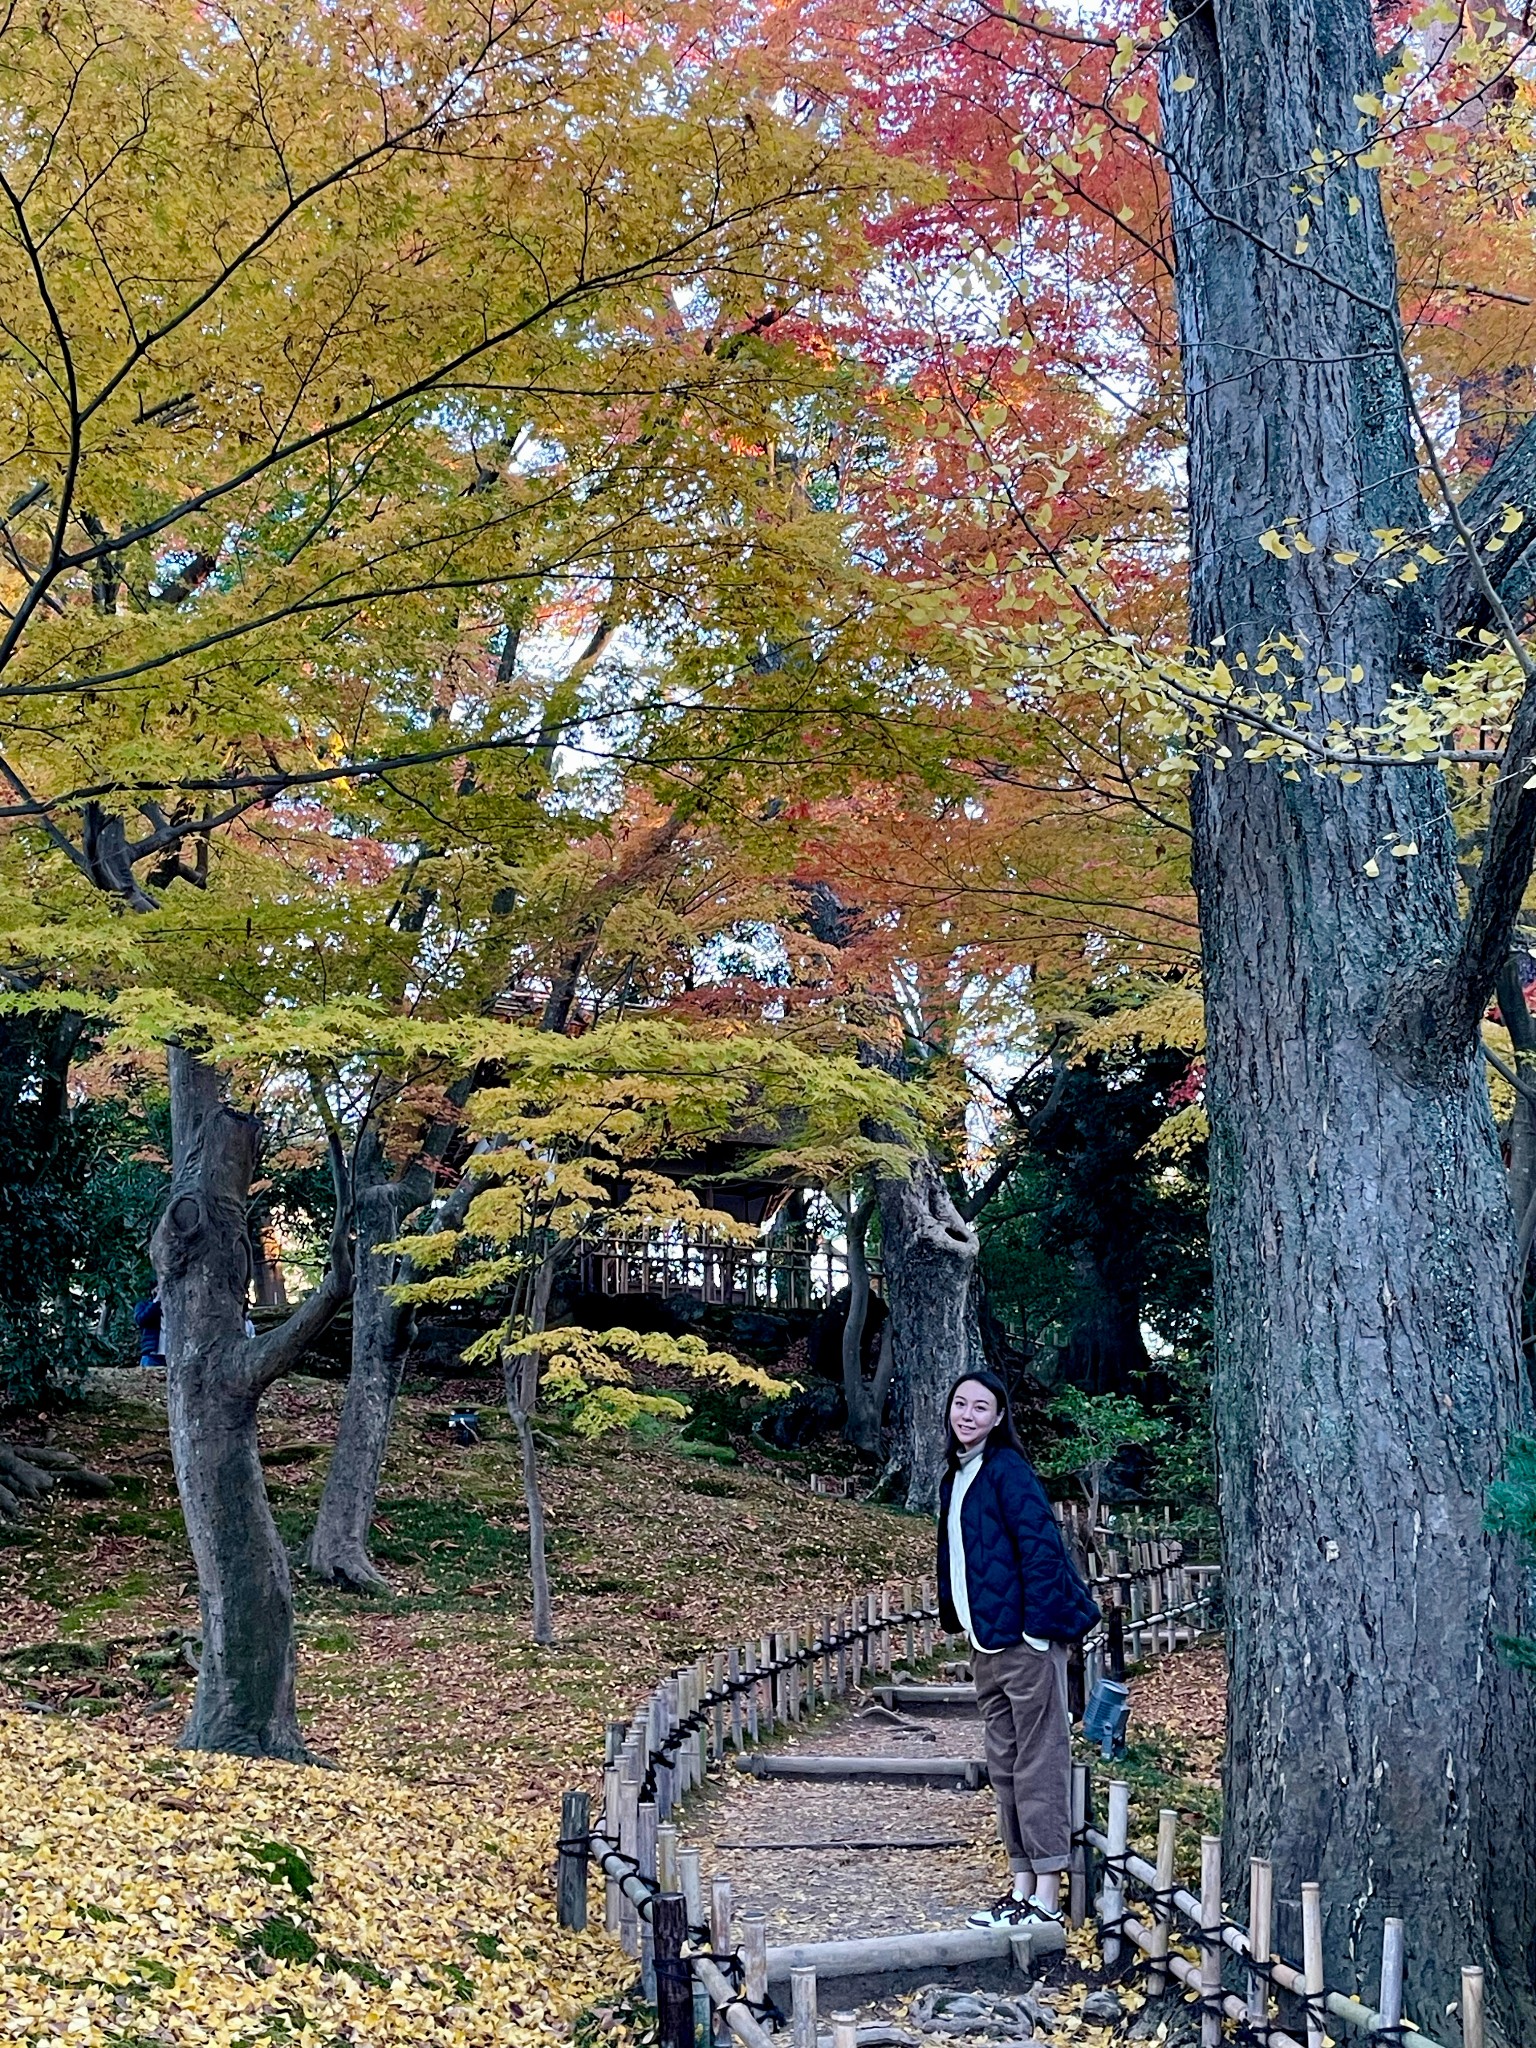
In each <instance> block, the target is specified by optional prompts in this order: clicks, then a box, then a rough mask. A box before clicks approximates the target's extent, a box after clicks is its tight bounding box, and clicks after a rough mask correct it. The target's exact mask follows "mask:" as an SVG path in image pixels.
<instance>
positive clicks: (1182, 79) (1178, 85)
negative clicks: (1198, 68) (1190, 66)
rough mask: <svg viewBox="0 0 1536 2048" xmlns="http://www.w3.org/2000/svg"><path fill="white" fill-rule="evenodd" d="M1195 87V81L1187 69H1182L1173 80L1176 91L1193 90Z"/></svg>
mask: <svg viewBox="0 0 1536 2048" xmlns="http://www.w3.org/2000/svg"><path fill="white" fill-rule="evenodd" d="M1194 87H1195V81H1194V80H1193V79H1192V78H1191V77H1190V75H1189V73H1188V72H1187V71H1181V72H1180V73H1179V75H1178V77H1177V78H1176V79H1175V80H1174V81H1173V89H1174V91H1175V92H1193V91H1194Z"/></svg>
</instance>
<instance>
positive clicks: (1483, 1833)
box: [1163, 0, 1536, 2041]
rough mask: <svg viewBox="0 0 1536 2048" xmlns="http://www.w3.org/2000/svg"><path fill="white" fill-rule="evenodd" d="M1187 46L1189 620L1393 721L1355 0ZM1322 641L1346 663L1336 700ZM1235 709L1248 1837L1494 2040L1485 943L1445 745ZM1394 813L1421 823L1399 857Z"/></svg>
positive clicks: (1503, 1925) (1508, 1887)
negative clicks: (1277, 546) (1442, 980)
mask: <svg viewBox="0 0 1536 2048" xmlns="http://www.w3.org/2000/svg"><path fill="white" fill-rule="evenodd" d="M1165 66H1166V68H1165V73H1164V85H1165V89H1164V93H1163V105H1164V133H1165V137H1166V141H1167V146H1168V150H1169V160H1170V175H1171V179H1172V193H1173V207H1174V224H1175V238H1176V246H1177V258H1178V310H1179V319H1180V330H1181V340H1182V348H1183V362H1184V377H1185V388H1186V403H1187V407H1188V421H1189V460H1190V519H1191V567H1190V594H1191V610H1192V627H1191V638H1192V640H1193V641H1194V642H1195V643H1196V644H1197V645H1199V646H1203V647H1205V648H1208V649H1212V650H1213V652H1215V651H1217V650H1219V651H1220V652H1221V654H1222V655H1223V656H1224V658H1225V659H1226V660H1227V661H1228V662H1229V663H1230V662H1233V661H1234V657H1235V656H1236V655H1237V654H1238V653H1239V652H1240V651H1242V652H1245V653H1246V654H1247V656H1248V658H1249V660H1250V661H1253V660H1254V658H1255V657H1256V655H1258V653H1259V651H1260V646H1261V643H1263V642H1265V641H1267V640H1270V639H1272V638H1273V636H1275V635H1277V634H1281V633H1284V634H1287V635H1289V636H1291V638H1292V639H1293V640H1294V641H1295V642H1296V644H1297V645H1298V646H1299V647H1300V648H1301V649H1302V650H1303V651H1302V655H1301V657H1300V658H1299V659H1296V660H1295V661H1294V664H1293V666H1294V670H1295V672H1296V673H1297V674H1298V675H1299V676H1300V677H1301V678H1303V679H1304V680H1305V682H1306V686H1305V687H1304V688H1298V689H1296V690H1295V691H1294V694H1295V695H1297V696H1299V697H1303V698H1305V699H1310V700H1312V701H1314V702H1316V703H1318V704H1320V705H1321V706H1322V707H1325V708H1326V712H1327V713H1328V714H1331V713H1332V712H1334V711H1335V710H1338V711H1339V712H1340V715H1341V716H1343V717H1345V718H1346V719H1363V718H1368V717H1370V716H1371V715H1372V714H1373V712H1374V711H1375V710H1376V709H1378V708H1379V706H1380V704H1381V702H1382V700H1383V697H1384V695H1385V693H1386V691H1387V689H1388V688H1389V686H1390V685H1391V684H1392V683H1393V682H1394V681H1396V680H1397V679H1399V678H1400V677H1403V676H1404V675H1412V674H1414V673H1416V671H1417V668H1418V667H1421V666H1422V655H1421V650H1422V647H1423V644H1424V630H1425V629H1424V625H1423V620H1422V616H1421V615H1420V613H1419V611H1418V609H1417V606H1416V594H1415V593H1414V592H1412V591H1410V590H1408V589H1399V590H1397V591H1393V590H1390V589H1388V588H1386V587H1385V585H1384V582H1383V573H1385V572H1373V571H1371V570H1370V569H1369V567H1368V566H1365V567H1362V566H1361V564H1364V565H1369V563H1370V562H1371V560H1372V558H1373V557H1374V555H1375V553H1376V543H1375V541H1374V540H1373V539H1372V538H1371V529H1373V528H1382V527H1393V526H1397V527H1404V528H1408V529H1413V528H1415V527H1419V526H1422V524H1423V520H1424V508H1423V504H1422V501H1421V499H1420V498H1419V495H1418V490H1417V485H1416V481H1415V478H1416V466H1415V456H1414V449H1413V445H1412V437H1411V433H1410V419H1409V414H1408V410H1407V405H1406V399H1405V394H1404V386H1403V381H1402V377H1401V372H1400V366H1399V361H1398V353H1397V348H1398V344H1397V326H1396V311H1395V303H1396V278H1395V265H1394V257H1393V251H1392V246H1391V242H1390V238H1389V236H1388V232H1387V228H1386V223H1385V219H1384V216H1383V212H1382V207H1381V200H1380V194H1379V192H1378V189H1377V184H1376V179H1375V176H1374V173H1371V172H1367V171H1363V170H1361V169H1360V168H1359V167H1358V165H1357V163H1356V162H1355V159H1354V155H1353V154H1346V156H1344V157H1342V158H1341V159H1340V160H1339V162H1340V167H1339V168H1337V169H1336V170H1331V171H1330V173H1329V176H1328V179H1327V181H1326V182H1327V188H1328V189H1327V191H1326V194H1325V193H1324V192H1323V191H1322V190H1321V189H1318V188H1316V187H1314V185H1313V184H1312V183H1311V181H1310V180H1309V176H1308V170H1309V165H1310V164H1311V163H1312V162H1313V160H1314V159H1313V155H1312V153H1313V151H1314V149H1321V150H1322V151H1323V152H1325V153H1328V152H1333V151H1335V150H1337V151H1340V152H1345V153H1353V152H1357V151H1358V150H1359V149H1360V148H1361V146H1362V135H1361V128H1360V116H1359V112H1358V109H1357V106H1356V103H1355V96H1356V95H1367V94H1377V93H1379V92H1380V89H1381V65H1380V62H1379V60H1378V58H1377V56H1376V52H1375V44H1374V38H1373V32H1372V23H1371V16H1370V13H1369V9H1368V7H1367V5H1366V0H1208V4H1207V0H1202V4H1200V5H1199V6H1198V7H1192V8H1188V9H1186V10H1185V19H1184V20H1183V21H1182V23H1181V25H1180V27H1179V29H1178V31H1177V33H1176V35H1175V36H1174V37H1173V38H1172V39H1171V42H1170V45H1169V52H1168V56H1167V59H1166V60H1165ZM1176 79H1177V80H1178V81H1180V83H1179V85H1177V86H1175V85H1174V81H1175V80H1176ZM1190 79H1192V80H1193V84H1192V85H1191V84H1189V83H1188V82H1187V81H1188V80H1190ZM1329 161H1330V162H1331V161H1332V159H1331V158H1330V159H1329ZM1298 187H1299V188H1301V191H1302V195H1303V196H1300V197H1298V196H1297V188H1298ZM1351 198H1353V199H1354V200H1356V201H1358V209H1357V211H1355V212H1353V213H1351V212H1350V211H1349V201H1350V200H1351ZM1303 214H1306V215H1308V216H1309V218H1310V221H1311V227H1310V240H1309V239H1308V233H1307V230H1306V229H1304V228H1302V227H1301V226H1299V224H1298V221H1299V217H1300V216H1302V215H1303ZM1298 241H1300V242H1302V243H1303V244H1304V245H1305V246H1304V247H1303V248H1302V249H1301V251H1300V252H1299V253H1293V252H1294V251H1296V245H1297V243H1298ZM1291 518H1294V519H1295V520H1297V521H1298V522H1299V527H1293V528H1291V529H1289V531H1290V532H1291V534H1293V535H1294V534H1295V533H1296V532H1298V531H1299V532H1300V534H1301V535H1302V536H1303V538H1304V539H1305V540H1306V541H1307V542H1309V543H1310V548H1311V550H1312V551H1311V552H1308V551H1307V550H1306V549H1305V548H1297V547H1295V546H1292V547H1290V549H1289V558H1288V559H1278V558H1277V557H1276V556H1275V555H1274V554H1273V553H1272V552H1270V551H1266V550H1265V549H1262V548H1261V547H1260V546H1259V539H1260V536H1261V535H1262V534H1264V533H1266V532H1267V531H1269V530H1270V529H1273V528H1281V529H1282V531H1284V530H1285V523H1286V521H1287V520H1288V519H1291ZM1337 552H1354V553H1358V555H1359V556H1360V558H1361V564H1348V565H1346V564H1339V563H1337V562H1336V561H1335V560H1334V559H1333V557H1334V555H1335V553H1337ZM1320 666H1326V667H1327V668H1329V669H1330V670H1332V671H1333V672H1334V673H1335V674H1339V675H1343V676H1345V677H1355V680H1353V681H1351V683H1350V685H1349V687H1348V688H1347V690H1346V691H1345V692H1344V693H1342V694H1340V695H1330V696H1326V697H1320V696H1319V693H1318V691H1317V689H1316V687H1315V683H1314V682H1313V681H1312V680H1311V679H1312V678H1314V677H1315V674H1316V670H1317V669H1318V668H1319V667H1320ZM1357 668H1358V673H1357ZM1286 694H1287V695H1291V694H1293V692H1292V691H1290V690H1287V691H1286ZM1341 707H1342V708H1341ZM1316 716H1317V717H1318V719H1319V723H1320V724H1321V721H1322V719H1323V717H1324V711H1322V710H1319V711H1318V712H1317V714H1316ZM1222 737H1223V739H1224V741H1225V743H1226V744H1227V745H1228V746H1229V747H1230V750H1231V757H1230V758H1229V759H1227V760H1226V761H1225V763H1224V764H1223V763H1222V762H1221V761H1219V760H1217V759H1214V758H1210V757H1208V758H1207V761H1206V763H1205V765H1204V766H1203V767H1202V769H1201V771H1200V773H1199V776H1198V778H1197V783H1196V788H1195V791H1194V801H1193V823H1194V828H1195V879H1196V889H1197V892H1198V896H1199V902H1200V915H1201V928H1202V938H1203V947H1204V961H1205V977H1206V980H1205V987H1206V1007H1207V1022H1208V1034H1209V1049H1208V1066H1207V1103H1208V1108H1209V1114H1210V1121H1211V1151H1210V1168H1211V1234H1212V1241H1213V1263H1214V1273H1215V1296H1216V1351H1217V1374H1216V1396H1215V1398H1216V1427H1217V1441H1218V1455H1219V1462H1220V1470H1221V1503H1222V1519H1223V1531H1224V1542H1225V1548H1226V1562H1227V1589H1228V1592H1227V1597H1228V1602H1229V1609H1230V1617H1231V1637H1230V1653H1231V1666H1232V1679H1231V1699H1230V1707H1229V1727H1230V1738H1229V1749H1228V1757H1227V1768H1226V1794H1227V1806H1226V1813H1227V1823H1226V1824H1227V1828H1228V1832H1229V1835H1230V1836H1231V1838H1232V1846H1233V1850H1234V1852H1235V1854H1234V1862H1233V1864H1232V1865H1231V1866H1229V1867H1235V1868H1238V1869H1242V1868H1244V1867H1245V1859H1246V1857H1247V1855H1248V1854H1249V1853H1250V1851H1260V1850H1262V1851H1268V1852H1269V1853H1271V1854H1272V1855H1273V1856H1274V1858H1275V1864H1276V1893H1277V1909H1278V1918H1277V1935H1278V1937H1279V1939H1280V1941H1281V1943H1282V1945H1283V1946H1285V1947H1286V1948H1287V1950H1288V1952H1295V1951H1298V1950H1299V1946H1300V1944H1299V1932H1300V1929H1299V1917H1298V1916H1299V1892H1300V1886H1301V1884H1302V1882H1303V1881H1304V1880H1307V1879H1312V1878H1316V1879H1318V1880H1320V1881H1321V1884H1322V1887H1323V1898H1324V1902H1325V1909H1326V1941H1327V1961H1328V1977H1329V1981H1330V1983H1352V1982H1356V1981H1359V1982H1363V1983H1364V1984H1365V1985H1367V1986H1369V1985H1370V1984H1371V1983H1372V1981H1373V1978H1372V1969H1373V1964H1372V1960H1371V1959H1372V1958H1373V1957H1374V1956H1376V1955H1378V1954H1379V1950H1380V1932H1381V1921H1382V1917H1383V1916H1384V1915H1385V1914H1394V1913H1401V1914H1404V1915H1405V1916H1406V1918H1407V1920H1408V1925H1409V1938H1410V1943H1411V1944H1412V1949H1411V1960H1410V1990H1411V1994H1412V1999H1413V2003H1412V2005H1411V2008H1410V2009H1411V2010H1413V2011H1414V2012H1415V2013H1416V2014H1417V2016H1418V2017H1419V2019H1420V2021H1421V2023H1423V2024H1424V2025H1426V2026H1428V2027H1430V2028H1432V2029H1433V2028H1434V2027H1436V2026H1438V2025H1439V2024H1440V2023H1441V2020H1442V2018H1443V2015H1444V2013H1445V2011H1446V2008H1447V2004H1448V2003H1449V2001H1451V2000H1452V1999H1454V1998H1455V1997H1456V1996H1457V1995H1458V1992H1459V1982H1458V1970H1459V1967H1460V1965H1461V1964H1463V1963H1472V1962H1476V1963H1482V1964H1484V1965H1485V1966H1486V1967H1487V1968H1488V1969H1489V1970H1490V1972H1491V1973H1492V1974H1491V1978H1490V1995H1491V2011H1492V2014H1493V2017H1494V2022H1495V2027H1496V2030H1497V2037H1498V2038H1501V2039H1504V2040H1508V2041H1514V2040H1520V2039H1524V2040H1529V2039H1530V2038H1532V2021H1533V2017H1536V2016H1533V2009H1532V2003H1531V1985H1532V1935H1533V1929H1536V1882H1533V1853H1532V1842H1533V1838H1536V1719H1533V1713H1532V1700H1531V1688H1530V1682H1529V1680H1528V1679H1526V1678H1524V1677H1517V1676H1516V1675H1515V1674H1514V1673H1513V1672H1512V1671H1511V1670H1510V1669H1509V1667H1508V1664H1507V1662H1506V1661H1505V1660H1504V1658H1503V1657H1502V1656H1501V1655H1500V1652H1499V1649H1498V1637H1499V1635H1500V1634H1501V1633H1503V1632H1510V1631H1513V1630H1515V1629H1517V1628H1518V1627H1519V1626H1520V1625H1521V1622H1522V1614H1521V1590H1522V1589H1521V1578H1520V1573H1519V1571H1518V1569H1517V1564H1516V1560H1515V1558H1514V1557H1513V1556H1512V1555H1511V1554H1510V1552H1509V1550H1508V1548H1507V1547H1506V1546H1505V1544H1504V1543H1503V1542H1502V1540H1500V1539H1496V1538H1494V1537H1492V1536H1490V1535H1489V1534H1488V1533H1487V1531H1486V1530H1485V1528H1484V1526H1483V1517H1484V1501H1485V1496H1486V1493H1487V1489H1488V1486H1489V1483H1490V1481H1492V1480H1493V1479H1494V1478H1495V1477H1496V1476H1497V1474H1498V1472H1499V1469H1500V1465H1501V1460H1502V1455H1503V1447H1504V1445H1505V1444H1506V1442H1507V1441H1508V1438H1509V1436H1510V1433H1511V1432H1512V1430H1514V1429H1515V1428H1517V1427H1520V1426H1524V1425H1525V1424H1526V1423H1527V1421H1528V1416H1527V1411H1526V1406H1525V1393H1524V1386H1523V1379H1522V1375H1521V1373H1520V1371H1519V1365H1518V1359H1519V1351H1518V1342H1517V1327H1516V1317H1515V1305H1514V1304H1515V1295H1514V1259H1513V1240H1512V1229H1511V1215H1510V1206H1509V1198H1508V1194H1507V1191H1506V1188H1505V1185H1504V1177H1503V1173H1502V1168H1501V1162H1500V1159H1499V1154H1498V1148H1497V1144H1496V1139H1495V1131H1494V1127H1493V1122H1492V1118H1491V1115H1490V1112H1489V1107H1488V1100H1487V1094H1486V1089H1485V1086H1484V1082H1483V1076H1482V1072H1481V1064H1480V1061H1479V1058H1478V1055H1477V1051H1476V1047H1475V1043H1474V1042H1473V1032H1472V1031H1471V1030H1470V1029H1466V1028H1462V1029H1461V1030H1460V1031H1459V1033H1458V1032H1447V1031H1446V1030H1445V1029H1444V1028H1443V1017H1444V1015H1445V1014H1448V1012H1446V1011H1445V1010H1444V1009H1442V1008H1438V1007H1437V1005H1436V1003H1435V1002H1433V1001H1431V1000H1429V999H1428V998H1427V997H1425V996H1422V995H1421V993H1420V992H1421V991H1423V990H1426V989H1429V988H1431V987H1433V986H1434V985H1435V981H1436V977H1437V976H1440V975H1443V973H1444V971H1445V963H1446V962H1447V961H1452V960H1454V959H1455V958H1456V957H1457V951H1458V945H1459V942H1460V937H1461V931H1460V922H1459V909H1458V893H1457V888H1458V874H1457V867H1456V848H1455V844H1454V838H1453V833H1452V829H1451V821H1450V818H1449V815H1448V809H1447V804H1446V796H1445V791H1444V788H1443V785H1442V783H1441V780H1440V777H1439V775H1438V773H1437V772H1436V771H1435V770H1433V769H1431V768H1427V767H1420V768H1415V767H1404V768H1400V769H1388V770H1381V771H1375V770H1373V771H1370V772H1368V773H1367V774H1366V775H1365V776H1364V777H1363V779H1361V780H1360V781H1358V782H1356V783H1354V784H1353V785H1346V784H1344V783H1342V782H1341V781H1340V780H1338V779H1337V778H1332V777H1330V778H1318V777H1314V776H1313V775H1312V774H1310V773H1305V772H1304V773H1302V774H1300V775H1299V776H1296V777H1292V778H1289V779H1288V778H1287V775H1286V773H1285V772H1284V768H1283V764H1277V763H1275V762H1262V763H1261V762H1248V761H1245V760H1244V759H1243V758H1242V752H1243V742H1242V738H1241V736H1240V735H1239V734H1238V733H1237V732H1236V731H1235V730H1228V731H1227V732H1226V733H1224V734H1223V735H1222ZM1404 843H1408V844H1412V845H1414V846H1416V847H1417V848H1418V849H1419V850H1418V853H1417V854H1416V855H1415V856H1413V857H1393V856H1392V855H1391V853H1390V851H1389V849H1390V848H1391V847H1392V846H1393V845H1400V844H1404ZM1373 859H1376V860H1377V861H1378V862H1379V865H1380V868H1381V871H1382V872H1381V876H1380V879H1373V878H1372V877H1370V876H1368V875H1367V873H1366V867H1367V863H1368V862H1370V861H1372V860H1373ZM1466 1007H1467V1009H1468V1013H1469V1014H1470V1015H1471V1016H1473V1017H1475V1015H1476V1008H1475V1007H1472V1006H1471V1005H1470V1004H1469V1005H1468V1006H1466Z"/></svg>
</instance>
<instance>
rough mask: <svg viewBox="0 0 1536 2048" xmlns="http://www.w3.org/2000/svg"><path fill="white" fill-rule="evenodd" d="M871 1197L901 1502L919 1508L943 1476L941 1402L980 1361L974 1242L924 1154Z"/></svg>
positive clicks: (929, 1503) (929, 1502)
mask: <svg viewBox="0 0 1536 2048" xmlns="http://www.w3.org/2000/svg"><path fill="white" fill-rule="evenodd" d="M879 1195H880V1257H881V1270H882V1273H883V1275H884V1283H885V1285H884V1293H885V1303H886V1307H887V1309H888V1310H889V1312H890V1331H891V1355H892V1360H893V1362H894V1378H895V1383H896V1387H897V1390H898V1397H899V1401H900V1411H901V1430H902V1445H903V1452H904V1459H903V1462H904V1465H905V1469H906V1474H907V1506H908V1507H909V1508H914V1509H922V1510H925V1511H926V1510H928V1509H931V1508H932V1507H933V1506H934V1505H935V1503H936V1502H937V1500H938V1497H939V1480H940V1478H941V1477H942V1475H943V1470H944V1446H945V1442H946V1434H945V1433H946V1429H947V1418H946V1416H945V1414H944V1396H945V1394H946V1392H947V1391H948V1389H949V1386H950V1384H951V1382H952V1381H953V1380H955V1379H957V1378H958V1377H959V1375H960V1374H961V1373H962V1372H965V1371H967V1370H971V1369H977V1370H979V1369H982V1368H983V1367H984V1366H985V1362H986V1361H985V1356H984V1353H983V1350H982V1343H981V1328H980V1324H979V1322H978V1319H977V1315H976V1306H975V1301H974V1297H973V1295H972V1287H971V1283H972V1279H973V1277H974V1274H975V1270H976V1255H977V1252H978V1251H979V1249H980V1241H979V1239H978V1238H977V1236H976V1233H975V1231H974V1230H973V1229H972V1228H971V1226H970V1225H969V1224H968V1223H967V1222H966V1220H965V1218H964V1217H963V1216H962V1215H961V1214H960V1211H959V1210H958V1209H957V1208H956V1207H955V1204H954V1202H953V1201H952V1200H951V1199H950V1195H949V1190H948V1189H947V1188H946V1187H945V1185H944V1178H943V1175H942V1174H941V1173H940V1172H939V1169H938V1167H937V1166H936V1165H935V1164H934V1162H933V1160H932V1159H930V1158H928V1157H926V1156H925V1157H922V1158H920V1159H918V1160H917V1161H915V1163H914V1165H913V1168H912V1172H911V1174H910V1175H909V1176H908V1177H907V1178H906V1179H904V1180H898V1179H895V1178H884V1179H882V1180H881V1181H880V1184H879Z"/></svg>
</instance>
